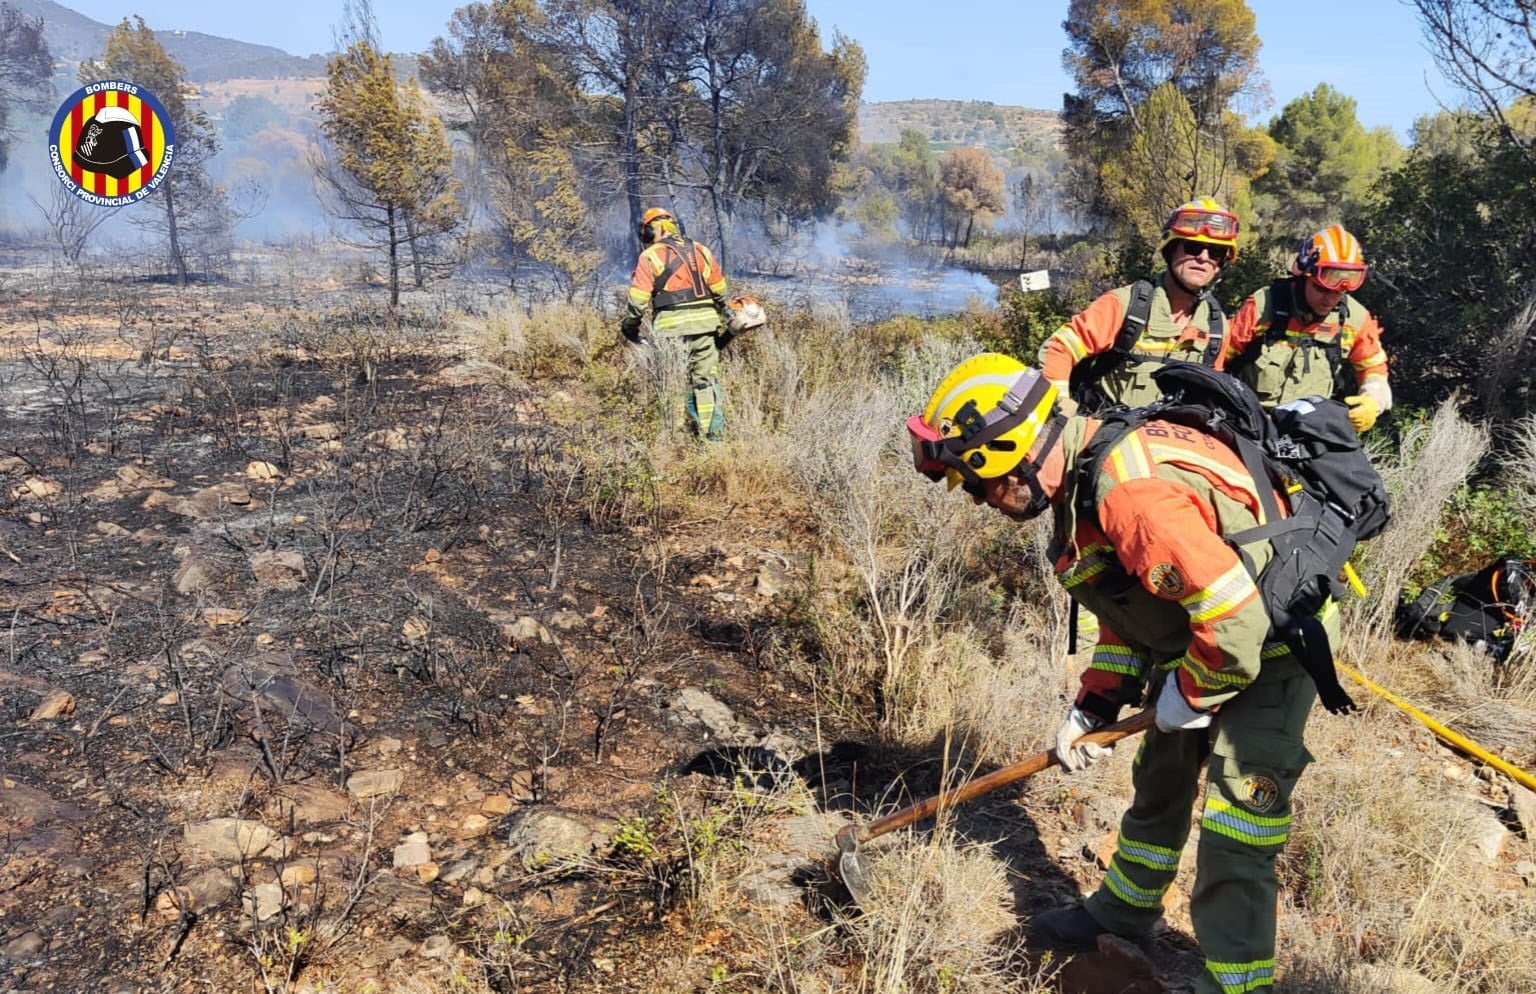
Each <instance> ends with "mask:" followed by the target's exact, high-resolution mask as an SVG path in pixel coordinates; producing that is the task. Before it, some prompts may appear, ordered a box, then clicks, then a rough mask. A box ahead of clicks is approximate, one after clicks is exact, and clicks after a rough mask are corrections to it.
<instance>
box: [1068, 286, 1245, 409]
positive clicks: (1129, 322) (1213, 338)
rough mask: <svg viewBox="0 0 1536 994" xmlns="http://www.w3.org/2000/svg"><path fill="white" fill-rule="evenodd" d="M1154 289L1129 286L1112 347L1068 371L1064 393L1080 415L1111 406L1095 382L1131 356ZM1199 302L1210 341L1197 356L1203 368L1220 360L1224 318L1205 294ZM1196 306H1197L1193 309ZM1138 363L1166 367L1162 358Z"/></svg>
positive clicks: (1149, 310)
mask: <svg viewBox="0 0 1536 994" xmlns="http://www.w3.org/2000/svg"><path fill="white" fill-rule="evenodd" d="M1156 289H1157V288H1156V287H1155V286H1153V285H1152V283H1151V281H1149V280H1137V281H1136V282H1135V283H1132V284H1131V299H1130V300H1129V301H1127V302H1126V306H1125V317H1124V318H1122V319H1121V321H1120V331H1119V333H1118V334H1116V335H1115V344H1114V345H1112V346H1110V348H1109V350H1108V351H1106V352H1100V353H1098V354H1097V355H1091V356H1088V357H1087V358H1085V359H1083V360H1082V361H1081V362H1079V363H1078V364H1077V365H1075V366H1073V367H1072V375H1071V378H1070V379H1069V380H1068V381H1067V393H1068V394H1069V395H1070V396H1071V397H1072V399H1073V400H1075V401H1077V402H1078V405H1079V407H1080V408H1081V409H1082V410H1083V412H1084V413H1089V414H1092V413H1097V412H1099V411H1102V410H1106V409H1108V408H1110V407H1112V406H1114V405H1113V404H1111V403H1110V400H1109V398H1108V397H1106V396H1105V395H1104V391H1103V390H1102V389H1100V387H1099V381H1101V380H1102V379H1104V377H1106V376H1108V375H1109V374H1110V373H1112V372H1114V371H1115V370H1116V369H1119V368H1120V367H1121V366H1122V365H1124V364H1125V361H1126V360H1127V359H1129V358H1130V357H1131V356H1132V355H1135V354H1136V353H1135V349H1136V343H1137V342H1139V341H1141V336H1142V333H1143V332H1145V331H1146V330H1147V320H1148V319H1149V318H1150V317H1151V316H1152V293H1153V291H1154V290H1156ZM1198 299H1199V300H1204V301H1205V303H1206V306H1207V307H1209V308H1210V310H1209V311H1208V312H1207V313H1208V314H1209V315H1210V317H1209V319H1208V323H1209V326H1210V338H1208V339H1207V340H1206V343H1205V351H1204V352H1203V353H1202V354H1201V356H1200V361H1201V362H1202V363H1204V364H1205V365H1207V366H1215V365H1216V360H1217V359H1218V358H1220V357H1221V347H1222V344H1223V342H1224V341H1225V340H1226V330H1225V329H1226V315H1225V314H1223V313H1222V310H1221V305H1220V304H1219V303H1217V302H1216V298H1215V297H1213V296H1211V294H1210V291H1209V290H1207V291H1205V292H1203V293H1201V294H1200V296H1199V298H1198ZM1195 306H1196V307H1198V306H1199V304H1198V303H1196V305H1195ZM1137 358H1138V359H1140V360H1143V361H1146V362H1162V363H1169V360H1168V359H1166V358H1164V357H1162V356H1150V355H1138V356H1137Z"/></svg>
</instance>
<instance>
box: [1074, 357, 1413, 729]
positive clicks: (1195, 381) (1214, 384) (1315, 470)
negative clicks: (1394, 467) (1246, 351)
mask: <svg viewBox="0 0 1536 994" xmlns="http://www.w3.org/2000/svg"><path fill="white" fill-rule="evenodd" d="M1152 378H1153V380H1154V381H1156V383H1157V385H1158V387H1159V389H1161V390H1162V392H1163V397H1162V398H1161V399H1159V400H1157V401H1154V402H1153V403H1152V404H1149V405H1148V406H1146V407H1139V408H1130V409H1121V410H1119V411H1115V412H1112V413H1110V414H1109V415H1108V416H1107V417H1106V419H1105V421H1104V424H1103V426H1102V427H1100V429H1099V430H1098V432H1097V433H1096V434H1095V435H1094V438H1093V442H1092V444H1090V446H1089V448H1088V451H1087V452H1086V453H1085V454H1084V458H1083V460H1082V462H1081V463H1080V466H1081V467H1082V468H1081V469H1080V472H1083V473H1087V474H1089V475H1090V476H1089V478H1088V479H1086V480H1084V481H1083V482H1082V483H1080V484H1079V486H1078V490H1077V493H1078V494H1079V495H1083V494H1088V495H1091V494H1093V493H1094V492H1095V490H1094V486H1093V480H1092V478H1091V477H1092V475H1094V474H1097V473H1098V471H1099V469H1100V468H1101V466H1102V463H1103V460H1104V457H1105V456H1106V455H1107V454H1108V452H1109V451H1110V449H1111V448H1113V447H1114V445H1115V444H1116V443H1117V442H1118V441H1119V440H1120V439H1121V438H1122V437H1123V436H1124V435H1125V433H1126V432H1129V431H1132V430H1134V429H1135V428H1138V427H1140V426H1141V425H1143V424H1145V423H1146V422H1148V421H1153V420H1161V421H1169V422H1172V423H1174V424H1181V425H1186V426H1188V427H1190V428H1194V429H1196V430H1198V431H1200V432H1203V433H1205V434H1207V435H1210V436H1212V437H1214V438H1216V439H1218V440H1220V441H1222V442H1223V443H1225V444H1226V445H1227V446H1228V447H1229V448H1231V449H1232V450H1233V451H1234V452H1236V453H1237V454H1238V456H1239V457H1241V458H1242V460H1243V465H1244V466H1246V467H1247V468H1248V472H1249V474H1250V475H1251V476H1252V477H1253V479H1254V480H1255V481H1256V482H1258V483H1259V484H1261V486H1259V488H1258V491H1259V495H1260V498H1261V500H1264V502H1265V505H1266V506H1265V507H1264V523H1263V524H1261V525H1259V526H1257V527H1256V528H1251V529H1247V530H1245V531H1242V532H1238V533H1236V534H1233V535H1228V536H1226V541H1227V543H1228V544H1229V545H1231V546H1232V547H1233V548H1234V549H1237V550H1238V552H1239V554H1240V555H1242V549H1241V546H1242V545H1243V544H1244V543H1247V542H1252V541H1254V540H1255V539H1258V538H1265V539H1268V540H1269V543H1270V545H1271V546H1272V547H1273V549H1274V553H1275V554H1274V557H1273V558H1272V559H1271V560H1270V561H1269V564H1268V565H1266V566H1265V567H1264V569H1263V570H1262V571H1259V572H1258V573H1257V575H1255V577H1254V579H1255V582H1256V583H1257V584H1258V588H1259V595H1260V596H1261V597H1263V599H1264V607H1265V610H1266V611H1267V612H1268V613H1269V618H1270V641H1272V642H1275V643H1283V644H1284V645H1286V646H1287V647H1289V649H1290V650H1291V652H1292V653H1293V654H1294V655H1295V656H1296V658H1297V660H1298V661H1299V662H1300V663H1301V664H1302V666H1303V667H1305V669H1306V670H1307V672H1308V673H1309V674H1310V675H1311V677H1312V679H1313V681H1314V682H1315V683H1316V684H1317V690H1318V697H1319V699H1321V701H1322V702H1323V706H1324V707H1326V708H1328V710H1329V711H1333V712H1335V713H1346V712H1348V711H1351V710H1353V709H1354V707H1355V704H1354V702H1353V701H1352V700H1351V699H1350V697H1349V695H1348V694H1347V693H1345V691H1344V688H1343V687H1341V686H1340V685H1339V681H1338V677H1337V675H1336V674H1335V673H1334V668H1333V647H1332V646H1331V645H1330V644H1329V640H1328V634H1327V631H1326V630H1325V629H1324V627H1323V623H1322V617H1321V616H1322V613H1323V612H1324V610H1325V609H1327V608H1328V605H1329V601H1330V600H1337V599H1338V598H1340V597H1341V596H1342V595H1343V592H1344V590H1343V584H1342V582H1341V580H1340V576H1341V574H1342V573H1343V571H1344V567H1345V564H1346V563H1348V561H1349V557H1350V556H1351V555H1352V554H1353V553H1354V550H1355V544H1356V543H1357V542H1360V541H1363V540H1365V539H1368V538H1372V537H1374V536H1376V535H1378V534H1380V533H1381V530H1382V529H1383V528H1385V527H1386V526H1387V523H1388V522H1389V521H1390V520H1391V512H1390V508H1389V504H1388V499H1387V487H1386V484H1385V483H1384V482H1382V479H1381V476H1380V474H1378V473H1377V472H1376V468H1375V467H1374V466H1372V465H1371V461H1370V459H1369V458H1368V457H1367V456H1366V454H1365V450H1364V449H1363V448H1362V447H1361V444H1360V436H1359V435H1358V433H1356V432H1355V430H1354V428H1353V427H1352V426H1351V425H1350V423H1349V409H1348V408H1347V407H1345V406H1344V404H1342V403H1340V402H1339V401H1336V400H1330V399H1326V398H1323V397H1308V398H1305V399H1302V400H1296V401H1292V402H1291V403H1289V404H1284V405H1281V406H1280V407H1277V408H1275V410H1274V411H1273V412H1271V413H1270V414H1266V413H1265V412H1264V409H1263V407H1262V406H1261V405H1260V404H1259V398H1258V396H1257V395H1255V394H1254V393H1253V391H1251V390H1249V389H1248V388H1247V387H1246V386H1244V385H1243V384H1242V383H1240V382H1238V381H1237V380H1235V379H1233V378H1232V377H1230V376H1228V375H1226V374H1225V373H1219V372H1216V371H1215V370H1213V369H1210V368H1209V367H1207V366H1203V365H1201V364H1199V363H1192V362H1180V363H1171V364H1169V365H1167V366H1164V367H1162V368H1161V369H1158V370H1156V371H1154V372H1153V373H1152ZM1265 481H1268V482H1269V483H1270V484H1271V486H1272V487H1273V489H1274V491H1276V492H1278V493H1280V494H1283V495H1284V496H1285V498H1286V503H1287V508H1286V510H1287V511H1288V512H1289V513H1288V514H1287V515H1285V516H1283V517H1282V516H1281V514H1280V511H1279V508H1278V507H1277V506H1271V502H1270V501H1269V500H1268V497H1269V496H1270V491H1269V488H1267V487H1264V486H1262V484H1263V483H1264V482H1265ZM1085 484H1086V485H1085ZM1089 513H1091V509H1089ZM1243 561H1244V563H1245V564H1246V565H1247V566H1248V570H1249V573H1250V574H1252V573H1254V572H1255V571H1254V568H1253V564H1252V563H1251V562H1249V561H1248V557H1247V556H1246V555H1243Z"/></svg>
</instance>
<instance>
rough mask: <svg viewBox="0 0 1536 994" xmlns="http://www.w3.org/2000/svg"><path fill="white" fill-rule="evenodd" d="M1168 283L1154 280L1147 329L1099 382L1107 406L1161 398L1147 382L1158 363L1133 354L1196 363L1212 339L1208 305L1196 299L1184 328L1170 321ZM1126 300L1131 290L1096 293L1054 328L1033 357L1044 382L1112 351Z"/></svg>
mask: <svg viewBox="0 0 1536 994" xmlns="http://www.w3.org/2000/svg"><path fill="white" fill-rule="evenodd" d="M1167 279H1168V274H1167V273H1164V274H1163V275H1162V276H1161V277H1160V278H1159V279H1158V280H1156V282H1155V286H1154V288H1153V291H1152V311H1151V313H1150V314H1148V315H1147V327H1146V330H1145V331H1143V332H1142V334H1141V337H1140V338H1139V339H1138V340H1137V342H1136V345H1135V346H1134V347H1133V348H1132V350H1131V356H1130V357H1129V358H1127V359H1126V361H1125V362H1124V363H1123V364H1122V365H1120V366H1119V367H1118V368H1117V369H1114V370H1112V371H1111V372H1110V373H1109V374H1108V375H1107V376H1105V377H1104V378H1103V379H1102V380H1101V381H1099V387H1100V389H1102V390H1103V391H1104V394H1105V396H1107V397H1108V398H1109V400H1110V401H1111V402H1112V403H1115V404H1125V405H1128V406H1131V407H1138V406H1140V405H1143V404H1146V403H1149V402H1151V401H1153V400H1156V399H1157V398H1158V397H1160V396H1162V392H1161V391H1159V390H1158V389H1157V384H1155V383H1153V382H1152V371H1153V370H1155V369H1157V368H1158V367H1160V366H1161V365H1162V362H1160V361H1150V362H1138V361H1137V360H1136V356H1137V355H1138V354H1139V355H1144V356H1149V357H1153V358H1154V359H1155V360H1163V361H1167V360H1175V361H1188V362H1200V361H1202V359H1203V357H1204V354H1205V346H1206V343H1207V341H1209V339H1210V336H1211V326H1210V307H1209V305H1207V304H1206V303H1205V301H1203V300H1202V301H1200V302H1199V303H1198V304H1196V306H1195V313H1194V315H1193V316H1192V317H1191V318H1190V321H1189V324H1188V325H1187V326H1185V327H1184V328H1182V329H1181V328H1179V327H1178V326H1177V325H1175V324H1174V322H1173V312H1172V309H1171V308H1170V306H1169V303H1168V293H1167V291H1166V290H1164V289H1163V287H1164V285H1165V282H1166V281H1167ZM1130 300H1131V287H1130V286H1129V285H1127V286H1122V287H1118V288H1116V289H1114V290H1111V291H1109V292H1108V293H1104V294H1101V295H1100V296H1099V297H1098V299H1096V300H1095V301H1094V302H1093V303H1091V304H1089V305H1088V306H1087V307H1086V308H1084V309H1083V310H1081V311H1079V312H1078V313H1077V314H1074V315H1073V316H1072V318H1071V320H1070V321H1068V322H1067V323H1066V324H1064V325H1062V326H1061V327H1060V328H1058V329H1056V331H1055V333H1054V334H1052V335H1051V337H1049V338H1047V339H1046V340H1045V342H1044V344H1042V345H1041V346H1040V353H1039V356H1038V359H1039V362H1040V367H1041V371H1042V372H1043V373H1044V374H1045V378H1046V379H1048V380H1050V381H1051V382H1053V383H1058V384H1060V383H1067V382H1069V381H1070V379H1071V377H1072V368H1073V367H1074V366H1076V365H1077V364H1078V363H1079V362H1081V361H1083V360H1084V359H1086V358H1087V357H1089V356H1093V355H1098V354H1099V353H1101V352H1108V351H1109V350H1110V349H1112V348H1113V347H1114V345H1115V339H1116V338H1117V337H1119V335H1120V327H1121V325H1122V324H1124V323H1125V312H1126V310H1127V309H1128V308H1129V306H1130Z"/></svg>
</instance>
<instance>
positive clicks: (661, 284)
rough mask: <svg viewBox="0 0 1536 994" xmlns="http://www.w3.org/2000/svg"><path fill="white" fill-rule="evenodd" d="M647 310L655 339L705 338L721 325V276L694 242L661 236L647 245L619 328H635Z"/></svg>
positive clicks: (637, 264)
mask: <svg viewBox="0 0 1536 994" xmlns="http://www.w3.org/2000/svg"><path fill="white" fill-rule="evenodd" d="M647 307H650V308H651V309H652V311H653V315H652V318H651V330H652V331H653V332H655V333H656V334H658V335H709V334H713V333H714V332H715V331H717V330H718V329H719V328H720V326H721V324H722V322H723V321H724V320H725V308H726V299H725V275H724V274H723V273H721V272H720V266H719V264H718V263H717V262H715V256H714V253H712V252H710V250H709V249H707V248H705V247H704V246H703V245H700V244H699V243H698V242H695V241H692V240H690V239H687V238H683V237H681V236H679V235H667V236H666V237H664V238H658V239H657V240H656V241H655V242H652V243H651V244H650V245H648V246H647V247H646V249H645V251H644V252H641V253H640V258H639V259H638V260H637V261H636V262H635V272H634V275H633V276H631V277H630V281H629V304H628V306H627V307H625V309H624V319H623V324H624V326H625V327H627V328H638V327H639V326H640V321H641V319H642V318H644V317H645V309H646V308H647Z"/></svg>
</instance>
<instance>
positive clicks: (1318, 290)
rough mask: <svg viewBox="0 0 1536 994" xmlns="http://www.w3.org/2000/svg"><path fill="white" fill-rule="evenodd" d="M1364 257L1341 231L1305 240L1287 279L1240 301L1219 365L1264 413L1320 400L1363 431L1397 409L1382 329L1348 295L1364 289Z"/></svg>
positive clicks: (1332, 228) (1328, 229)
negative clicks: (1341, 409)
mask: <svg viewBox="0 0 1536 994" xmlns="http://www.w3.org/2000/svg"><path fill="white" fill-rule="evenodd" d="M1366 272H1367V269H1366V264H1365V255H1364V253H1363V252H1362V251H1361V249H1360V242H1359V240H1358V239H1357V238H1355V236H1354V235H1352V234H1350V233H1349V232H1348V231H1346V230H1345V229H1344V226H1343V225H1339V224H1334V225H1330V226H1328V227H1326V228H1324V229H1323V230H1321V231H1319V232H1316V233H1314V234H1312V235H1309V236H1307V237H1306V238H1304V239H1302V242H1301V245H1300V247H1298V248H1297V250H1296V256H1295V258H1294V259H1292V260H1291V274H1290V276H1289V277H1288V278H1285V279H1280V280H1276V281H1275V282H1273V283H1271V284H1270V285H1269V286H1267V287H1264V288H1263V289H1261V290H1259V291H1258V292H1256V293H1254V294H1253V295H1252V296H1250V297H1249V298H1248V299H1247V300H1245V301H1244V302H1243V306H1242V307H1241V308H1239V309H1238V312H1237V316H1236V317H1234V318H1233V319H1232V329H1231V331H1230V332H1229V333H1228V334H1227V343H1226V346H1225V348H1224V350H1223V355H1222V361H1221V364H1220V365H1219V366H1218V367H1217V368H1220V369H1225V370H1226V371H1227V372H1228V373H1230V374H1232V375H1233V376H1236V377H1237V378H1238V379H1240V380H1242V381H1243V382H1244V383H1246V384H1248V385H1249V386H1250V387H1252V388H1253V390H1254V392H1255V393H1257V394H1258V395H1259V400H1260V402H1262V403H1263V405H1264V406H1265V407H1266V408H1271V407H1274V406H1275V405H1277V404H1284V403H1287V402H1289V401H1292V400H1296V399H1297V398H1299V397H1309V396H1321V397H1332V398H1334V399H1335V400H1342V401H1343V402H1344V403H1345V404H1347V405H1349V420H1350V423H1351V424H1353V425H1354V426H1355V430H1356V431H1358V432H1365V431H1368V430H1370V428H1371V426H1372V425H1374V424H1375V423H1376V419H1377V417H1379V416H1380V415H1381V414H1382V412H1384V411H1387V410H1390V409H1391V407H1392V387H1391V384H1390V383H1389V382H1388V380H1387V353H1386V351H1385V350H1384V349H1383V348H1382V347H1381V325H1380V324H1379V323H1377V321H1376V318H1375V317H1374V316H1373V315H1372V314H1371V312H1370V311H1368V310H1366V308H1365V307H1364V305H1362V304H1361V303H1360V302H1359V301H1358V300H1356V299H1355V298H1354V297H1352V296H1350V294H1352V293H1354V292H1355V291H1356V290H1359V289H1360V287H1361V286H1362V285H1364V283H1365V276H1366Z"/></svg>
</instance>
